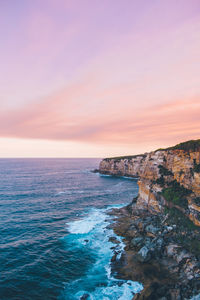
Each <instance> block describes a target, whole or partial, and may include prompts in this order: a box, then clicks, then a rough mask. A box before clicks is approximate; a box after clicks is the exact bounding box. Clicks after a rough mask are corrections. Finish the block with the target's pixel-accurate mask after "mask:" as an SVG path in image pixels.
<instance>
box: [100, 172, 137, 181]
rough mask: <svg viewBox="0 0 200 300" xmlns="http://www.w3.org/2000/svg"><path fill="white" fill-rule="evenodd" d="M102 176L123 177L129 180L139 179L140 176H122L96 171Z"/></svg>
mask: <svg viewBox="0 0 200 300" xmlns="http://www.w3.org/2000/svg"><path fill="white" fill-rule="evenodd" d="M95 174H97V175H98V176H100V177H112V178H122V179H129V180H134V181H137V180H138V177H131V176H120V175H110V174H100V173H95Z"/></svg>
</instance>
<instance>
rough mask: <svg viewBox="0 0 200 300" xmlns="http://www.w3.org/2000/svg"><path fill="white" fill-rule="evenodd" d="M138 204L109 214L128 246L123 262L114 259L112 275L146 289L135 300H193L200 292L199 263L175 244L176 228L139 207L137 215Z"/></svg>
mask: <svg viewBox="0 0 200 300" xmlns="http://www.w3.org/2000/svg"><path fill="white" fill-rule="evenodd" d="M135 201H136V200H133V203H132V204H129V205H127V206H125V207H122V208H120V209H112V210H111V211H109V212H108V214H109V215H111V216H113V221H114V222H113V223H112V224H111V226H112V228H113V231H114V233H115V234H116V235H118V236H120V237H122V238H123V242H124V243H125V247H124V251H123V252H122V254H121V257H120V259H117V253H115V254H114V255H113V257H112V259H111V269H112V273H113V274H114V276H115V277H116V278H119V279H124V280H132V281H137V282H140V283H141V284H142V285H143V286H144V289H143V290H142V291H141V293H138V294H135V296H134V297H133V299H134V300H142V299H155V300H156V299H162V300H168V299H174V300H175V299H180V300H181V299H192V297H193V296H195V295H197V294H198V291H199V289H200V281H199V275H200V270H199V263H198V260H197V259H196V258H195V256H194V255H193V254H192V253H189V252H187V251H186V250H185V249H184V248H183V247H182V246H181V245H180V243H179V244H176V243H175V240H176V237H177V228H176V226H175V224H171V223H170V221H169V220H167V219H163V216H161V215H152V214H151V213H149V212H148V211H144V210H142V211H141V210H138V209H136V207H135V211H134V210H133V208H132V206H134V202H135Z"/></svg>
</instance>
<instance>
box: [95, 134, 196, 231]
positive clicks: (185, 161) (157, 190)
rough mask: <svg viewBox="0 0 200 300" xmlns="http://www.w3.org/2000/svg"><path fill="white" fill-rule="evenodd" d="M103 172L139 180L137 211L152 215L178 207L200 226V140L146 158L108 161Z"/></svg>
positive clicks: (145, 155) (144, 155)
mask: <svg viewBox="0 0 200 300" xmlns="http://www.w3.org/2000/svg"><path fill="white" fill-rule="evenodd" d="M99 172H100V173H101V174H110V175H115V176H131V177H138V178H139V181H138V185H139V194H138V197H137V200H136V207H137V208H139V209H147V210H148V211H150V212H152V213H162V212H164V210H165V211H166V210H167V209H169V210H170V208H175V209H176V210H179V212H181V213H182V214H183V215H184V216H187V217H188V218H189V219H190V220H191V221H192V222H193V223H194V224H195V225H197V226H200V140H192V141H187V142H185V143H181V144H178V145H176V146H174V147H170V148H167V149H158V150H156V151H153V152H150V153H145V154H142V155H135V156H122V157H113V158H105V159H103V160H102V161H101V162H100V165H99Z"/></svg>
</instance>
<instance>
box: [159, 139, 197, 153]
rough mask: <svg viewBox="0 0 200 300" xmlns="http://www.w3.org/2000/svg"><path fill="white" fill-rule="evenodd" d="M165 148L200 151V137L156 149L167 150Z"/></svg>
mask: <svg viewBox="0 0 200 300" xmlns="http://www.w3.org/2000/svg"><path fill="white" fill-rule="evenodd" d="M165 150H184V151H186V152H191V151H194V152H195V151H200V139H198V140H190V141H187V142H183V143H180V144H177V145H175V146H172V147H168V148H160V149H157V150H156V151H165Z"/></svg>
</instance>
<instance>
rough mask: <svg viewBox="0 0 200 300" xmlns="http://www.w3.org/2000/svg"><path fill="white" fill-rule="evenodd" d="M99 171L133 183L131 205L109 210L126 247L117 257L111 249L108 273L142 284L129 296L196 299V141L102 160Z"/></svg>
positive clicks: (199, 199)
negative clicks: (134, 190) (134, 192)
mask: <svg viewBox="0 0 200 300" xmlns="http://www.w3.org/2000/svg"><path fill="white" fill-rule="evenodd" d="M99 172H100V173H102V174H109V175H114V176H131V177H137V178H138V185H139V193H138V197H137V198H135V199H133V201H132V203H131V204H129V205H128V206H126V207H123V208H121V209H115V210H113V211H111V212H110V214H111V215H114V223H113V224H112V226H113V229H114V231H115V233H116V234H117V235H120V236H122V237H123V241H124V243H125V245H126V246H125V251H124V252H123V253H122V254H121V256H120V259H117V257H118V254H119V250H118V248H117V245H116V246H114V247H113V248H114V249H116V250H115V255H114V256H113V258H112V270H113V274H114V275H116V274H118V275H117V276H119V278H122V279H126V280H127V279H131V280H133V281H139V282H141V283H142V284H143V285H144V289H143V291H142V292H141V294H137V295H135V296H134V300H144V299H149V300H150V299H151V300H156V299H159V300H182V299H192V300H194V299H200V263H199V262H200V140H197V141H188V142H185V143H182V144H179V145H176V146H174V147H170V148H167V149H159V150H156V151H153V152H150V153H145V154H143V155H136V156H126V157H115V158H106V159H104V160H102V161H101V163H100V167H99ZM193 297H194V298H193Z"/></svg>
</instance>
